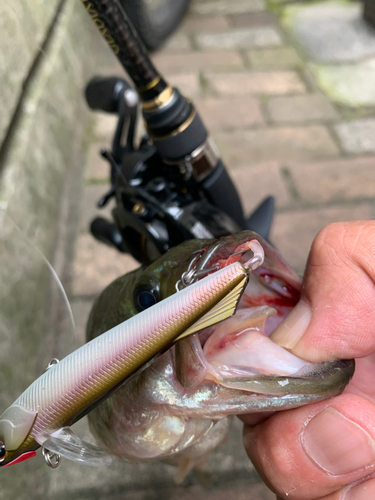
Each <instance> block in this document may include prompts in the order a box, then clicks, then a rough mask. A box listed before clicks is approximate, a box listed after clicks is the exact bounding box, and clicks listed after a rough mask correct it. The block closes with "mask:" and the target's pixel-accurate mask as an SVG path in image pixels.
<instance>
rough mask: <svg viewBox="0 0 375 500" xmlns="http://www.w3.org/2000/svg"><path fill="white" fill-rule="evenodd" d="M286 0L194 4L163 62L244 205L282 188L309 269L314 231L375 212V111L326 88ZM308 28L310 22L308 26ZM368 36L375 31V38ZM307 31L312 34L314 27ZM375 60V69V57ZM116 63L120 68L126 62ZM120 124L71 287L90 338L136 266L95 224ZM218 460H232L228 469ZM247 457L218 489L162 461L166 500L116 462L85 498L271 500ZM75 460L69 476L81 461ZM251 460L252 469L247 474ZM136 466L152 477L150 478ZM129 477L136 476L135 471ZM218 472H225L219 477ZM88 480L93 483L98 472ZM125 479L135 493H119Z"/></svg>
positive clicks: (100, 124)
mask: <svg viewBox="0 0 375 500" xmlns="http://www.w3.org/2000/svg"><path fill="white" fill-rule="evenodd" d="M287 3H288V2H285V1H282V0H279V1H275V2H272V5H273V6H276V7H277V8H275V11H271V10H267V8H266V4H265V2H263V1H262V0H257V1H255V0H236V1H234V0H203V1H202V0H201V1H199V0H196V1H194V2H193V4H192V8H191V10H190V13H189V15H188V16H187V18H186V20H185V21H184V23H183V25H182V27H181V29H180V30H179V32H178V33H177V34H176V35H174V36H173V37H172V38H171V39H170V41H169V42H168V43H167V44H166V46H165V48H164V49H163V50H161V51H160V52H159V53H157V54H155V56H154V58H155V62H156V64H157V65H158V66H159V67H160V69H161V70H162V71H163V72H164V73H165V75H166V77H167V78H168V79H169V80H170V81H171V82H172V83H173V84H175V85H177V86H179V87H180V88H181V90H182V91H183V92H184V93H185V94H187V95H190V96H191V97H193V98H194V102H195V103H196V105H197V107H198V109H199V110H200V112H201V114H202V116H203V119H204V120H205V121H206V123H207V125H208V127H209V128H210V130H211V131H212V133H213V136H214V138H215V140H216V142H217V145H218V147H219V149H220V150H221V152H222V155H223V158H224V159H225V161H226V163H227V166H228V168H229V170H230V173H231V175H232V177H233V179H234V182H235V183H236V184H237V186H238V188H239V191H240V194H241V197H242V200H243V204H244V207H245V209H246V212H247V213H249V212H250V211H251V210H252V209H253V208H254V207H255V206H256V205H257V203H259V201H260V200H261V199H262V198H263V197H264V196H266V195H268V194H273V195H275V196H276V206H277V214H276V218H275V224H274V228H273V232H272V240H273V242H274V243H275V245H276V246H277V247H278V248H279V249H280V251H281V253H282V254H283V255H284V256H285V257H286V258H287V260H289V262H290V263H291V264H292V265H294V266H295V267H296V268H297V269H298V270H299V271H302V270H303V267H304V265H305V262H306V257H307V254H308V250H309V247H310V244H311V242H312V240H313V238H314V235H315V234H316V233H317V232H318V231H319V230H320V229H321V228H322V227H323V226H325V225H326V224H328V223H330V222H333V221H339V220H349V219H350V220H353V219H361V218H364V219H368V218H373V217H374V215H375V209H374V202H373V199H374V195H375V168H374V167H375V156H374V155H373V154H374V153H375V149H374V145H375V131H374V130H375V126H374V124H375V110H374V108H373V107H372V106H373V105H372V104H371V101H369V103H367V104H366V105H365V106H363V103H360V104H359V105H357V104H356V103H354V105H350V106H349V105H348V104H347V101H345V100H343V101H340V97H334V96H333V95H332V93H330V92H328V91H326V89H327V85H326V84H325V83H324V82H323V83H322V80H321V79H320V74H319V72H317V71H315V69H314V66H312V65H311V63H312V62H313V56H312V55H311V53H310V52H309V50H310V48H306V51H305V49H304V46H303V43H302V42H301V41H300V40H299V39H298V36H299V34H298V33H295V32H294V31H293V27H292V25H291V24H290V23H289V22H285V17H284V14H285V12H286V11H285V9H287V8H288V6H285V5H286V4H287ZM303 4H304V2H301V4H298V3H296V2H294V4H293V6H292V7H293V8H297V7H301V8H302V7H303V6H304V5H303ZM323 4H324V2H323ZM276 14H277V15H276ZM303 15H304V13H303ZM351 15H352V14H351ZM358 15H359V14H358ZM278 16H282V17H281V18H280V17H278ZM301 16H302V14H301ZM281 19H282V20H283V22H281ZM303 19H305V18H303ZM345 19H346V18H345ZM345 22H347V21H345ZM306 26H307V28H306V29H308V23H307V24H306ZM366 36H367V35H366ZM368 36H374V38H375V34H372V35H371V34H370V35H368ZM304 39H309V38H308V36H307V35H306V36H305V34H304ZM309 43H310V42H309ZM361 57H362V56H361ZM315 62H316V61H315ZM315 62H314V63H315ZM335 64H336V63H335V62H331V63H330V68H333V69H335V68H337V66H335ZM351 64H353V61H352V62H351ZM358 64H363V61H362V60H361V61H360V62H358ZM366 64H370V66H371V64H372V61H370V62H368V61H367V62H366ZM113 71H114V72H118V71H119V69H118V67H115V66H114V68H113ZM338 71H340V70H339V69H338ZM369 74H371V73H369ZM320 85H321V86H320ZM372 86H373V88H374V87H375V76H374V80H373V82H372ZM113 126H114V123H113V119H112V117H108V116H105V115H100V116H99V117H97V118H96V123H95V126H94V133H93V135H92V142H91V145H90V147H89V149H88V157H87V167H86V172H85V185H84V188H83V189H84V196H83V203H82V212H81V213H82V222H81V224H80V226H79V227H80V229H79V234H78V237H77V242H76V254H75V261H74V279H73V291H72V293H73V307H74V310H75V312H76V315H77V316H78V327H79V331H80V336H81V338H83V336H84V332H83V330H84V324H85V318H86V316H87V313H88V310H89V308H90V306H91V303H92V300H93V298H94V297H95V296H96V295H97V294H98V293H99V292H100V290H102V289H103V288H104V287H105V286H106V285H107V284H108V283H110V282H111V281H112V280H113V279H114V278H115V277H116V276H119V275H121V274H123V273H125V272H127V271H128V270H130V269H132V268H133V267H134V266H135V265H136V264H135V263H134V262H133V261H132V259H131V258H129V257H126V256H125V257H124V256H120V255H119V254H118V253H116V252H115V251H113V250H111V249H109V248H107V247H105V246H103V245H101V244H100V243H98V242H96V241H94V240H93V239H92V238H90V236H89V235H88V231H87V224H88V222H89V220H90V219H91V218H92V217H94V216H95V214H97V213H98V210H96V209H95V206H94V202H95V200H96V199H98V198H99V196H100V195H101V194H102V193H103V192H104V191H105V189H106V187H107V180H108V173H107V170H106V167H105V165H103V162H102V160H100V158H99V157H98V156H96V154H95V150H97V149H98V147H99V144H100V145H101V144H105V143H106V142H108V141H109V140H110V137H111V134H112V130H113ZM236 429H237V431H236V432H237V434H235V435H236V437H235V438H234V439H237V442H238V443H239V442H240V435H239V426H237V427H236ZM215 457H216V458H215ZM218 457H219V459H218ZM224 457H226V459H227V462H225V460H224ZM228 457H229V458H230V459H229V461H228ZM218 460H219V461H221V460H223V461H224V462H225V463H226V464H227V465H226V466H225V473H224V472H223V469H220V466H223V464H221V465H220V464H218ZM224 462H223V463H224ZM245 462H247V461H246V458H245V455H244V453H243V451H242V450H241V445H240V444H238V446H235V447H233V446H231V445H230V444H227V445H225V446H224V447H223V448H221V451H220V450H219V452H218V454H217V455H215V456H214V457H213V458H212V459H211V461H210V462H209V467H208V472H207V474H208V476H210V474H211V476H210V477H211V478H214V479H213V480H212V481H211V483H210V482H209V486H207V484H206V483H205V481H204V480H203V479H202V478H201V479H199V477H198V476H197V475H193V476H192V477H193V478H192V479H191V478H190V479H188V480H187V483H186V484H185V487H178V488H177V487H175V486H173V481H172V479H171V474H170V473H169V472H168V473H167V472H165V471H166V470H167V469H164V468H163V466H159V465H158V466H157V469H156V470H157V471H159V473H160V474H165V480H164V482H163V488H164V490H163V491H164V492H165V493H164V494H161V493H160V496H159V493H157V492H155V489H154V488H153V486H152V480H153V479H152V478H155V474H153V473H152V470H153V466H151V467H149V468H148V467H147V466H142V468H140V469H137V467H135V466H130V465H127V464H125V465H121V464H120V465H119V464H117V465H116V467H115V469H114V472H111V473H109V476H108V477H109V478H110V479H108V478H106V477H105V476H103V475H102V476H98V477H97V476H96V475H95V474H94V475H93V477H92V480H93V483H92V484H93V485H96V486H95V494H94V492H93V490H92V489H91V490H90V491H89V490H87V495H88V497H90V498H94V497H95V498H103V499H104V498H111V499H112V498H113V499H116V500H117V499H119V498H124V499H125V498H134V499H135V498H136V499H137V500H138V499H139V500H144V499H146V498H150V499H154V498H155V499H157V498H163V499H164V498H167V499H172V498H186V499H188V498H193V497H194V498H195V499H196V500H199V499H203V498H206V499H209V498H212V499H214V498H215V499H216V500H218V499H219V498H224V497H225V498H235V497H237V498H238V499H240V498H241V499H242V498H244V499H245V498H252V499H253V500H255V499H258V498H259V499H263V500H268V499H269V498H272V494H271V493H270V492H269V491H268V490H267V489H266V488H265V486H263V485H262V484H261V483H260V482H259V481H260V480H259V479H257V477H256V476H255V475H254V474H255V473H254V471H253V470H252V469H251V468H250V466H248V465H247V464H246V463H245ZM220 463H221V462H220ZM69 467H70V466H69V465H67V466H66V469H65V471H66V475H67V477H68V475H69V474H71V473H72V470H73V468H74V466H72V469H70V468H69ZM129 467H130V469H129ZM244 467H245V469H246V467H248V468H247V469H246V470H245V472H244ZM130 470H131V471H132V474H130V473H129V471H130ZM137 470H139V474H142V481H140V482H137V479H136V476H137ZM220 471H221V472H220ZM90 474H91V473H90ZM129 474H130V475H132V481H133V482H132V481H130V479H129V480H128V479H126V478H127V477H128V475H129ZM218 474H219V476H220V477H222V480H218V479H217V477H218V476H217V475H218ZM94 476H95V477H94ZM72 477H73V479H72V480H70V481H69V484H68V485H67V486H66V488H68V491H69V492H70V493H71V495H72V496H71V497H72V498H86V497H85V493H84V492H85V491H86V490H85V487H86V486H85V485H84V484H78V483H79V481H77V482H75V480H74V477H75V476H74V474H73V476H72ZM63 478H64V476H62V480H63ZM215 478H216V479H215ZM109 480H110V483H111V487H110V488H109V489H108V484H107V483H108V481H109ZM85 484H91V483H90V478H89V476H87V477H86V479H85ZM205 484H206V486H205ZM123 487H124V488H125V487H126V488H127V489H128V491H130V492H131V491H132V492H133V493H132V494H130V493H126V494H125V493H124V494H123V493H120V491H122V488H123ZM57 491H59V490H58V488H57V487H56V490H55V492H57ZM74 492H77V493H76V496H74ZM90 492H91V493H90ZM106 492H107V493H106ZM90 495H92V496H90ZM124 495H125V496H124ZM129 495H130V496H129Z"/></svg>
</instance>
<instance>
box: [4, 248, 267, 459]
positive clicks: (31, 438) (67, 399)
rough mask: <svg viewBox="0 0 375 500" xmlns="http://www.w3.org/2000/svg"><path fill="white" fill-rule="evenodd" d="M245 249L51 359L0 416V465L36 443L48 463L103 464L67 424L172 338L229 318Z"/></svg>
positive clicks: (243, 276)
mask: <svg viewBox="0 0 375 500" xmlns="http://www.w3.org/2000/svg"><path fill="white" fill-rule="evenodd" d="M252 247H254V245H252V242H250V243H249V244H248V245H247V251H250V253H252V258H251V259H250V260H249V259H248V261H247V262H244V264H243V265H242V264H241V263H240V262H234V263H233V264H232V265H229V266H225V267H223V268H222V269H219V270H218V268H216V267H215V268H211V269H210V268H207V267H206V268H205V270H202V271H201V273H200V276H205V275H206V274H208V273H210V274H209V275H208V276H207V277H204V278H203V279H202V280H201V281H199V282H197V283H195V284H191V285H190V286H188V287H186V288H185V289H184V290H182V291H180V292H179V293H178V294H174V295H172V296H169V297H168V298H166V300H163V301H160V302H159V303H158V304H156V305H155V306H154V307H152V308H147V309H146V308H143V309H145V310H144V311H143V312H142V313H141V314H139V315H136V316H133V317H131V318H129V319H128V318H124V322H121V323H120V324H117V325H113V326H112V327H110V329H108V331H106V332H105V333H103V334H102V335H100V336H99V337H96V338H94V339H92V340H91V341H90V342H89V343H87V344H85V345H84V346H82V347H81V348H79V349H77V350H76V351H74V352H73V353H71V354H69V355H68V356H66V357H65V358H64V359H62V360H61V361H60V362H56V363H53V364H51V366H50V367H49V368H48V369H47V371H46V372H45V373H44V374H43V375H41V376H40V377H39V378H38V379H37V380H36V381H35V382H33V383H32V384H31V385H30V386H29V387H28V388H27V389H26V390H25V391H24V392H23V394H21V396H20V397H19V398H18V399H17V400H16V401H15V402H14V403H13V404H12V405H11V406H10V407H9V408H8V409H7V410H5V412H4V413H3V414H2V415H1V416H0V466H1V467H4V466H8V465H12V464H15V463H19V462H21V461H23V460H26V459H28V458H31V457H32V456H35V450H36V449H37V448H39V447H40V446H41V447H42V449H43V454H44V457H45V459H46V461H47V463H48V464H49V465H50V466H52V467H55V466H57V465H58V461H59V457H60V456H64V457H66V458H68V459H71V460H75V461H78V462H80V461H81V462H84V463H86V464H88V465H108V464H109V463H110V461H111V459H110V457H109V456H108V455H107V453H105V452H103V451H101V450H100V449H98V448H97V447H95V446H93V445H91V444H89V443H85V442H84V441H82V440H81V439H80V438H79V437H78V436H76V435H75V434H74V433H73V431H72V430H71V429H70V427H69V426H70V425H72V424H73V423H75V422H76V421H78V420H79V419H80V418H81V417H82V416H84V415H85V414H87V413H88V412H90V411H91V409H92V408H93V407H94V406H95V405H97V404H98V403H100V402H101V401H102V400H103V399H105V398H106V397H108V396H109V395H110V394H111V392H113V391H114V390H116V389H117V388H118V387H119V386H121V384H123V383H124V382H125V381H126V380H127V379H128V378H129V377H130V376H131V375H132V374H133V373H134V372H135V371H136V370H138V369H140V368H141V367H143V366H144V365H145V364H146V363H148V362H149V361H150V360H151V359H152V358H153V357H154V356H156V355H158V354H159V353H160V352H162V351H164V350H166V349H167V348H169V347H171V345H173V343H175V342H176V341H178V340H179V339H182V338H184V337H185V336H188V335H192V334H194V333H195V332H197V331H200V330H202V329H204V328H207V327H209V326H210V325H213V324H216V323H217V322H218V321H222V320H224V319H226V318H228V317H230V316H231V315H232V314H233V313H234V311H235V309H236V307H237V304H238V301H239V299H240V297H241V295H242V292H243V289H244V287H245V286H246V283H247V281H248V273H249V272H250V271H251V270H252V268H253V267H255V266H256V265H259V264H260V263H261V262H262V261H263V251H262V249H261V248H260V247H259V245H258V247H257V245H256V243H255V252H252V251H251V248H252ZM257 249H258V253H257V251H256V250H257ZM236 260H238V259H236ZM212 271H214V272H212ZM146 303H147V297H146ZM126 319H127V321H125V320H126Z"/></svg>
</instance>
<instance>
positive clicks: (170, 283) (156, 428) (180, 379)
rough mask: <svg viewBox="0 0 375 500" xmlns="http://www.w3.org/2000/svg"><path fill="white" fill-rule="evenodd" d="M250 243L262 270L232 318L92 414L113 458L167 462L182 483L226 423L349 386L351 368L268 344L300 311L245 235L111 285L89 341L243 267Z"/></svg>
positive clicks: (184, 250) (191, 248)
mask: <svg viewBox="0 0 375 500" xmlns="http://www.w3.org/2000/svg"><path fill="white" fill-rule="evenodd" d="M250 242H257V243H258V244H259V243H260V245H261V246H262V248H263V249H264V251H265V260H264V263H263V265H262V266H260V267H258V268H257V269H256V270H255V271H254V273H253V274H252V277H251V279H250V281H249V284H248V285H247V288H246V290H245V292H244V294H243V296H242V298H241V301H240V303H239V307H238V309H237V312H236V314H235V315H234V316H233V317H231V318H229V319H227V320H226V321H224V322H222V323H220V324H217V325H216V326H214V327H210V328H206V329H204V330H202V331H201V332H199V333H197V334H195V335H193V336H191V337H189V338H186V339H184V340H181V341H180V342H178V343H177V344H176V345H175V346H174V347H173V348H172V349H170V350H169V351H168V352H166V353H165V354H163V356H161V357H160V358H159V359H157V360H156V361H155V362H153V363H152V364H151V365H150V366H149V367H148V368H147V369H145V370H143V371H142V372H141V373H139V374H138V375H137V376H136V377H134V378H133V379H132V380H131V381H130V382H129V383H128V384H126V385H124V386H123V387H122V388H120V389H119V390H118V391H117V392H116V393H114V394H113V395H112V396H111V397H110V398H108V399H107V400H106V401H105V402H104V403H103V404H101V405H100V406H98V407H97V408H96V409H95V410H94V411H93V412H91V413H90V415H89V423H90V428H91V430H92V432H93V434H94V435H95V437H96V439H97V441H98V442H99V443H100V445H101V446H102V447H103V448H104V449H106V450H107V451H108V452H109V453H110V454H113V455H117V456H119V457H121V458H124V459H131V460H149V459H154V458H163V459H166V458H167V459H168V460H169V459H170V458H171V457H173V458H174V459H175V460H176V461H177V462H178V461H180V463H181V464H184V467H185V472H184V473H186V472H187V471H188V469H189V468H191V467H192V466H193V465H194V463H195V461H199V459H200V458H201V457H203V456H206V455H207V454H209V453H210V452H211V451H212V450H213V449H214V448H215V447H216V446H217V445H218V444H219V443H220V442H221V441H222V440H223V438H224V436H225V435H226V433H227V430H228V426H229V420H228V419H227V418H226V417H228V416H229V415H233V414H245V413H251V412H263V411H277V410H284V409H289V408H294V407H298V406H301V405H304V404H308V403H311V402H314V401H319V400H322V399H324V398H328V397H331V396H334V395H336V394H339V393H340V392H341V391H342V390H343V389H344V387H345V386H346V384H347V383H348V382H349V380H350V378H351V376H352V374H353V371H354V361H332V362H328V363H323V364H311V363H308V362H306V361H304V360H301V359H299V358H297V357H295V356H293V355H292V354H291V353H289V352H287V351H286V350H284V349H282V348H281V347H279V346H277V345H276V344H274V343H273V342H272V341H271V340H270V338H269V334H271V333H272V331H273V330H274V329H275V328H276V326H277V325H278V324H279V323H280V322H281V321H282V320H283V319H284V318H285V317H286V316H287V315H288V313H289V312H290V311H291V309H292V308H293V307H294V305H295V304H296V303H297V302H298V300H299V296H300V290H301V278H300V277H299V276H298V275H297V274H296V273H295V272H294V271H293V270H292V269H291V268H290V267H289V266H288V265H287V263H286V262H285V261H284V260H283V259H282V258H281V257H280V255H279V254H278V253H277V252H276V250H275V249H274V248H273V247H271V246H270V245H269V244H268V243H267V242H266V241H264V240H263V239H262V238H260V237H259V236H258V235H256V234H255V233H252V232H250V231H244V232H241V233H238V234H237V235H234V236H228V237H225V238H221V239H219V240H191V241H188V242H185V243H183V244H181V245H179V246H178V247H175V248H173V249H171V250H170V251H169V252H168V253H167V254H165V255H164V256H162V257H161V258H159V259H158V260H156V261H155V262H154V263H153V264H151V265H149V266H147V267H141V268H140V269H138V270H136V271H134V272H131V273H129V274H126V275H125V276H123V277H121V278H118V279H117V280H116V281H114V282H113V283H112V284H111V285H110V286H109V287H108V288H107V289H106V290H104V291H103V293H102V294H101V295H100V296H99V297H98V299H97V300H96V302H95V304H94V306H93V308H92V311H91V314H90V317H89V321H88V325H87V340H91V339H93V338H96V337H97V336H98V335H100V334H101V333H102V332H103V331H105V330H107V329H108V328H111V327H113V326H114V325H116V324H117V323H119V322H121V321H124V320H125V319H126V318H130V317H132V316H134V315H137V314H138V313H139V312H140V311H142V310H143V309H145V308H148V307H151V309H152V308H153V307H155V305H154V304H157V303H158V302H159V301H161V300H163V299H165V298H166V297H169V296H171V295H173V294H175V293H176V285H177V289H178V287H179V286H180V285H181V282H182V283H183V284H184V283H185V284H188V283H189V280H190V281H193V280H194V279H195V276H197V275H199V273H200V272H201V270H202V269H207V268H209V269H217V268H225V267H226V266H228V265H231V264H232V263H233V262H235V261H237V260H241V259H242V258H243V254H244V252H246V249H247V248H248V246H249V243H250ZM181 277H182V279H181ZM186 282H187V283H186Z"/></svg>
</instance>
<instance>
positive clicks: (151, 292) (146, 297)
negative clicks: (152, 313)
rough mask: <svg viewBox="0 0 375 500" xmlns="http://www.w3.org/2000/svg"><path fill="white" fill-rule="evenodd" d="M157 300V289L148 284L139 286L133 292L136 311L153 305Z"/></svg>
mask: <svg viewBox="0 0 375 500" xmlns="http://www.w3.org/2000/svg"><path fill="white" fill-rule="evenodd" d="M159 300H160V297H159V293H158V291H157V290H155V289H154V288H151V287H148V286H141V287H139V288H137V290H136V291H135V293H134V303H135V306H136V308H137V309H138V311H144V310H145V309H148V308H149V307H151V306H154V305H155V304H156V303H157V302H159Z"/></svg>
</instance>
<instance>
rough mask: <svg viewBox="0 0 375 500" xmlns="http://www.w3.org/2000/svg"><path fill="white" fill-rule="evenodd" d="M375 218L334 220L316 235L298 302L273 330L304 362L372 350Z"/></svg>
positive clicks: (374, 334) (374, 330) (374, 348)
mask: <svg viewBox="0 0 375 500" xmlns="http://www.w3.org/2000/svg"><path fill="white" fill-rule="evenodd" d="M374 283H375V221H360V222H348V223H337V224H332V225H330V226H328V227H326V228H325V229H324V230H323V231H321V232H320V233H319V235H318V236H317V237H316V238H315V240H314V243H313V245H312V248H311V252H310V255H309V260H308V264H307V268H306V273H305V276H304V281H303V288H302V294H301V301H300V302H299V304H297V306H296V307H295V309H294V310H293V311H292V312H291V314H290V315H289V316H288V317H287V318H286V319H285V320H284V322H283V323H281V325H279V327H278V328H277V329H276V330H275V331H274V333H273V334H272V339H273V340H274V341H275V342H277V343H278V344H279V345H281V346H283V347H285V348H287V349H289V350H291V351H292V352H293V354H295V355H297V356H299V357H301V358H303V359H307V360H309V361H314V362H319V361H327V360H331V359H340V358H341V359H348V358H354V357H355V358H356V357H362V356H366V355H369V354H370V353H371V352H374V351H375V307H374V303H375V285H374Z"/></svg>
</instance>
